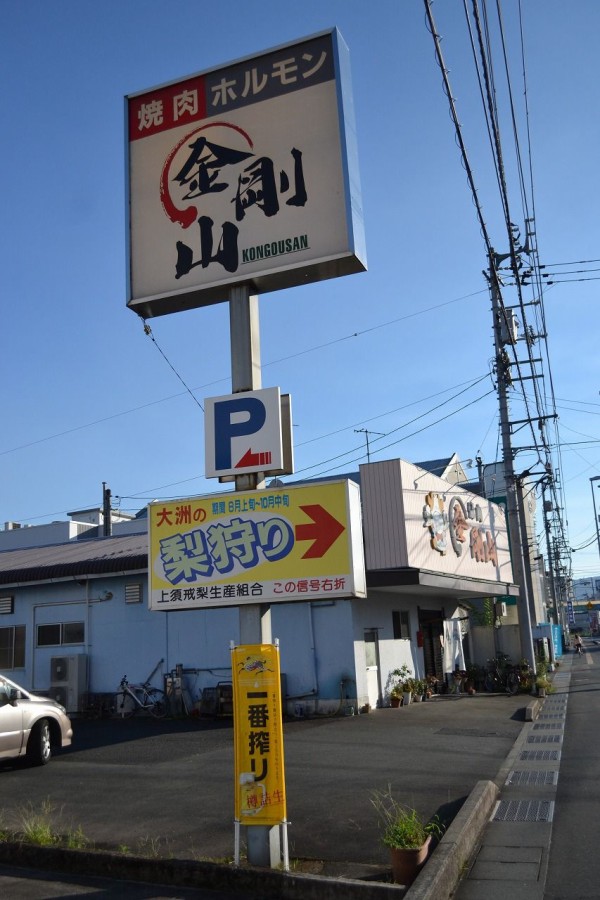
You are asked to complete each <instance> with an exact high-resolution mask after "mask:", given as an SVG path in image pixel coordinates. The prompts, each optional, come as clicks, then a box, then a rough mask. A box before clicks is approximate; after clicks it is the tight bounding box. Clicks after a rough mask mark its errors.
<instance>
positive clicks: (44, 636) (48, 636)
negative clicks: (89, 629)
mask: <svg viewBox="0 0 600 900" xmlns="http://www.w3.org/2000/svg"><path fill="white" fill-rule="evenodd" d="M84 640H85V627H84V623H83V622H61V623H56V624H53V625H38V627H37V645H38V647H60V646H62V645H63V644H83V642H84Z"/></svg>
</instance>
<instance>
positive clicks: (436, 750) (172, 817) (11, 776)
mask: <svg viewBox="0 0 600 900" xmlns="http://www.w3.org/2000/svg"><path fill="white" fill-rule="evenodd" d="M530 699H531V698H530V697H528V696H526V695H523V696H516V697H510V696H506V695H485V694H482V695H477V696H475V697H468V696H464V695H463V696H460V697H456V698H454V697H439V698H435V699H433V700H431V701H429V702H426V703H420V704H412V705H411V706H409V707H408V708H404V709H403V708H400V709H382V710H375V711H373V712H371V713H370V714H369V715H362V716H351V717H350V716H347V717H341V718H340V717H336V718H327V719H310V720H297V721H290V722H287V723H285V726H284V740H285V757H286V783H287V795H288V818H289V819H290V820H291V826H290V829H289V841H290V856H291V858H292V860H294V859H302V860H312V861H315V866H318V864H320V863H322V865H323V873H324V874H328V875H338V874H340V875H343V874H348V873H349V871H351V869H352V867H353V866H354V867H356V866H360V865H363V866H375V867H377V866H379V867H380V868H381V867H383V868H384V869H385V868H386V867H387V866H388V854H387V850H386V848H385V847H383V846H382V844H381V842H380V840H379V830H378V822H377V818H376V815H375V812H374V810H373V808H372V805H371V803H370V799H369V798H370V794H371V792H372V791H374V790H377V789H385V788H386V787H387V786H388V784H389V785H391V786H392V789H393V792H394V794H395V796H396V797H397V798H398V799H399V800H402V801H403V802H405V803H408V804H410V805H411V806H415V807H416V808H417V809H418V810H419V811H420V812H421V813H422V814H423V815H425V816H431V815H433V814H436V813H437V814H439V815H441V817H442V818H443V819H446V820H451V818H452V817H453V816H454V815H455V814H456V812H457V811H458V809H459V808H460V806H461V805H462V803H463V802H464V800H465V799H466V797H467V796H468V794H469V792H470V791H471V789H472V788H473V786H474V785H475V783H476V782H477V781H478V780H480V779H491V780H494V779H495V778H496V775H497V773H498V770H499V768H500V765H501V763H502V762H503V761H504V759H505V757H506V755H507V753H508V752H509V750H510V748H511V747H512V745H513V743H514V741H515V739H516V737H517V736H518V734H519V732H520V729H521V727H522V725H523V708H524V706H525V705H526V703H527V702H528V701H529V700H530ZM74 732H75V734H74V741H73V745H72V747H71V748H69V749H67V750H65V751H62V752H61V753H60V754H59V755H57V756H56V757H55V758H54V759H53V760H52V762H51V763H50V765H48V766H46V767H44V768H33V769H32V768H25V767H23V766H21V765H17V764H14V765H13V764H10V763H4V764H2V765H0V794H1V796H2V812H1V813H0V822H1V823H2V824H4V825H5V826H6V827H10V828H17V829H18V828H19V827H21V826H20V823H22V820H23V816H24V815H25V816H26V815H28V814H29V815H30V814H31V812H34V813H35V812H40V811H41V810H42V809H43V808H44V806H46V807H49V808H50V809H51V810H52V812H51V819H52V828H53V831H54V832H56V833H62V834H66V833H72V832H75V831H77V830H81V832H82V833H83V834H84V835H85V837H86V838H87V839H88V840H89V841H91V842H93V844H94V845H95V846H96V847H97V848H102V849H111V850H122V851H125V850H128V851H130V852H132V853H135V854H142V855H148V856H163V857H170V858H175V859H191V860H199V859H204V860H206V859H211V860H216V861H219V860H227V859H231V857H232V854H233V786H232V781H233V734H232V725H231V721H230V720H217V721H213V720H204V719H203V720H192V719H189V720H184V721H173V720H161V721H157V720H154V719H150V718H147V719H146V718H134V719H131V720H127V721H121V720H99V721H85V720H76V721H75V722H74ZM315 871H318V868H315Z"/></svg>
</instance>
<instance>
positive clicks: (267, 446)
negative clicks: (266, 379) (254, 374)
mask: <svg viewBox="0 0 600 900" xmlns="http://www.w3.org/2000/svg"><path fill="white" fill-rule="evenodd" d="M204 420H205V473H206V477H207V478H220V477H222V476H226V475H244V474H247V473H249V472H272V471H281V469H282V468H283V449H282V425H281V395H280V392H279V388H265V389H264V390H260V391H242V392H240V393H238V394H229V395H227V396H225V397H211V398H208V399H207V400H205V404H204Z"/></svg>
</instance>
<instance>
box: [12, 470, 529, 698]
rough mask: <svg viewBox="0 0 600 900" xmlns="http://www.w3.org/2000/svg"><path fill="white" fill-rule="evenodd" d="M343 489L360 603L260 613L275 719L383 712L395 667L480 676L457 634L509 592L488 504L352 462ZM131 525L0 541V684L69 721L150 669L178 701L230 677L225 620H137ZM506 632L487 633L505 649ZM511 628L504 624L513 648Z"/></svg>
mask: <svg viewBox="0 0 600 900" xmlns="http://www.w3.org/2000/svg"><path fill="white" fill-rule="evenodd" d="M356 480H357V481H358V482H359V483H360V491H361V505H362V529H363V540H364V549H365V561H366V583H367V597H366V598H348V599H337V598H328V597H327V596H322V597H319V598H318V599H314V600H312V602H295V603H276V604H273V605H272V606H271V618H272V633H273V636H274V638H277V639H278V640H279V643H280V650H281V667H282V672H283V673H284V675H285V678H284V691H285V700H286V708H287V712H288V713H289V714H296V715H312V714H317V715H318V714H327V715H331V714H335V713H336V712H340V711H345V710H346V709H348V710H349V709H350V708H352V709H364V708H365V707H366V706H367V705H368V706H369V707H371V708H373V707H375V706H380V705H386V704H387V703H388V700H389V687H390V673H391V672H392V671H393V670H394V669H396V668H399V667H400V666H402V665H403V664H406V665H407V666H408V667H409V668H410V669H411V671H412V672H413V674H414V676H415V677H418V678H424V677H425V676H427V675H435V676H436V677H438V678H439V679H440V681H441V682H443V681H444V679H445V678H446V677H447V676H448V674H449V673H451V672H452V671H453V670H454V668H455V667H456V666H457V665H458V666H459V668H462V667H464V664H465V661H468V660H469V659H470V660H471V661H473V662H477V663H479V664H484V663H485V662H486V659H487V657H488V656H490V655H493V652H492V653H490V652H489V651H490V641H492V647H491V649H492V651H493V649H494V647H493V636H488V638H486V639H485V640H483V641H482V640H481V638H479V637H477V635H476V631H475V630H473V629H471V628H470V624H471V623H470V618H469V609H470V606H471V604H472V601H474V600H476V599H479V598H491V599H492V601H493V602H495V601H497V600H501V599H502V598H511V597H514V596H515V595H516V592H517V589H516V587H515V585H514V584H513V582H512V570H511V565H510V555H509V549H508V537H507V530H506V522H505V519H504V513H503V511H502V509H501V508H500V507H499V506H497V505H496V504H494V503H492V502H490V501H487V500H483V499H482V498H481V497H479V496H477V495H476V494H473V493H471V492H470V491H467V490H464V489H462V488H460V487H458V486H456V485H455V484H453V483H451V482H450V481H448V480H445V479H444V478H441V477H439V475H436V474H433V473H432V472H430V471H427V470H426V469H424V468H420V467H418V466H415V465H413V464H411V463H408V462H405V461H403V460H388V461H384V462H380V463H370V464H367V465H364V466H361V468H360V473H359V474H358V475H357V476H356ZM86 524H89V520H88V522H87V523H86ZM146 525H147V520H146V519H145V517H144V516H140V517H138V518H136V519H133V520H130V521H127V522H123V523H122V524H121V525H118V524H117V525H115V526H114V528H113V534H112V535H111V536H108V537H94V536H92V533H91V532H90V530H87V531H86V532H85V533H84V534H80V535H79V536H78V537H73V538H71V539H69V540H63V543H50V542H49V540H48V535H47V534H44V539H45V543H44V545H43V546H31V540H32V533H33V532H34V531H35V530H36V529H35V528H31V529H26V530H25V531H27V542H26V544H25V546H22V547H20V548H17V547H11V548H10V549H3V542H2V537H3V534H0V671H1V672H2V673H4V674H6V675H8V676H9V677H12V678H13V679H14V680H15V681H17V682H19V683H21V684H23V685H24V686H25V687H28V688H30V689H32V690H34V691H38V692H44V693H50V694H51V695H54V696H57V697H58V698H59V699H62V700H63V702H65V705H67V707H68V708H69V710H70V711H71V712H78V711H81V709H82V707H83V705H84V704H85V699H84V698H85V695H87V694H89V693H110V692H114V691H116V690H117V687H118V684H119V680H120V678H121V677H122V676H123V675H125V674H126V675H127V676H128V677H129V678H130V680H131V681H143V680H144V679H146V678H147V677H148V676H149V675H150V674H151V673H152V674H153V683H154V684H155V685H156V686H162V683H161V682H162V679H163V678H165V679H169V678H171V677H172V676H175V675H177V676H178V677H179V676H180V677H181V678H182V679H183V686H184V688H185V695H186V696H187V698H188V700H191V702H192V704H194V703H196V702H197V700H198V698H199V697H200V696H201V694H202V691H203V689H205V688H213V687H215V686H216V685H218V684H219V683H221V682H228V681H230V679H231V670H230V649H229V648H230V642H231V641H234V642H237V641H238V640H239V610H238V608H237V607H228V608H216V609H215V608H213V609H188V610H181V611H171V610H169V611H157V610H150V609H149V608H148V536H147V530H146ZM41 527H43V526H41ZM61 527H62V528H63V531H64V523H63V524H62V525H61ZM10 533H11V535H13V534H14V533H15V530H14V529H11V532H10ZM11 541H13V543H14V541H15V538H14V537H11ZM512 629H513V626H511V625H510V624H509V623H508V622H507V623H506V627H505V628H503V629H502V632H503V640H504V641H505V642H506V643H507V645H508V646H509V647H510V645H511V640H510V635H511V634H512ZM491 630H492V631H493V629H491ZM517 632H518V626H517V625H516V623H515V625H514V634H515V641H518V635H517ZM516 658H518V653H517V655H516V656H515V659H516Z"/></svg>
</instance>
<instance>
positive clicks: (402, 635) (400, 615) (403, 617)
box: [392, 610, 410, 641]
mask: <svg viewBox="0 0 600 900" xmlns="http://www.w3.org/2000/svg"><path fill="white" fill-rule="evenodd" d="M392 622H393V625H394V640H396V641H398V640H410V620H409V616H408V612H407V611H406V610H394V611H393V612H392Z"/></svg>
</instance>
